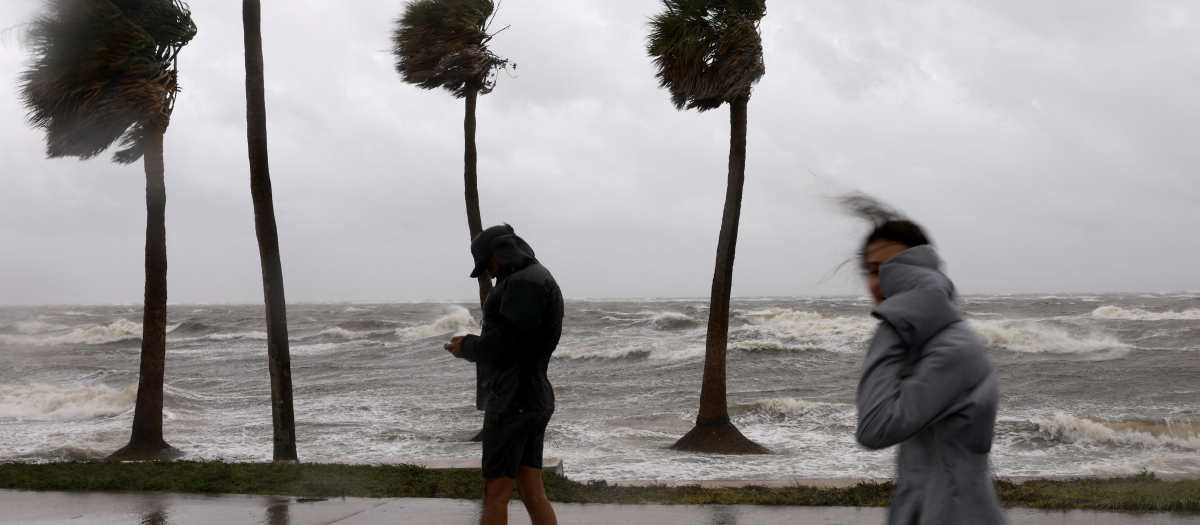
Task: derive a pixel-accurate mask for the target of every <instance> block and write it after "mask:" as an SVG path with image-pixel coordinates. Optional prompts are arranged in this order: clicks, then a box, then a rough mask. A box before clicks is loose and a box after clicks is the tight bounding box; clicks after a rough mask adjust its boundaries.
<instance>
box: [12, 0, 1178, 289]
mask: <svg viewBox="0 0 1200 525" xmlns="http://www.w3.org/2000/svg"><path fill="white" fill-rule="evenodd" d="M190 4H191V7H192V10H193V15H194V18H195V20H196V23H197V25H198V26H199V34H198V36H197V37H196V39H195V40H194V41H193V42H192V43H191V44H190V45H189V46H188V47H187V48H185V49H184V51H183V52H182V54H181V56H180V68H181V83H182V85H183V92H182V93H181V94H180V96H179V100H178V103H177V106H176V110H175V114H174V117H173V119H172V123H171V127H170V129H169V130H168V132H167V136H166V167H167V195H168V197H167V199H168V200H167V242H168V254H169V260H170V274H169V282H170V300H171V302H173V303H179V302H224V301H259V300H261V299H262V292H261V274H260V270H259V263H258V251H257V245H256V242H255V237H254V225H253V210H252V207H251V203H250V192H249V183H248V182H249V175H248V164H247V158H246V143H245V129H246V127H245V125H246V124H245V113H244V108H245V94H244V87H243V86H244V69H243V68H244V63H243V59H242V52H243V49H242V33H241V31H242V29H241V9H240V2H234V1H229V0H225V1H214V0H193V1H192V2H191V3H190ZM263 4H264V5H263V23H264V27H263V33H264V46H265V62H266V74H267V114H268V128H269V143H270V161H271V176H272V180H273V183H274V186H275V206H276V218H277V220H278V222H279V231H280V235H281V249H282V252H283V253H282V254H283V267H284V276H285V282H286V286H287V296H288V299H289V300H291V301H313V300H321V301H325V300H417V299H469V298H471V297H473V295H474V287H475V285H474V282H473V281H472V280H470V279H468V278H467V274H468V273H469V272H470V268H471V261H470V256H469V254H468V241H469V239H468V232H467V225H466V217H465V212H464V205H463V199H462V112H463V103H462V101H459V100H455V99H453V98H452V97H451V96H450V95H449V94H448V93H446V92H444V91H423V90H420V89H417V88H415V87H413V86H410V85H407V84H403V83H401V82H400V79H399V76H398V75H397V74H396V73H395V71H394V69H393V66H392V57H391V55H390V54H389V53H388V50H389V48H390V42H389V35H390V31H391V28H392V21H393V19H394V18H395V17H396V15H397V14H398V13H399V12H400V10H401V6H402V5H403V3H402V2H401V1H400V0H386V1H384V0H379V1H377V0H355V1H354V2H318V1H313V0H293V1H290V2H287V3H284V2H278V1H271V0H267V1H265V2H263ZM38 6H39V2H38V1H37V0H2V1H0V27H9V26H12V25H16V24H19V23H22V22H24V21H26V20H28V19H29V18H30V17H31V16H32V14H33V12H34V11H35V10H36V9H37V8H38ZM659 8H660V7H659V2H657V1H655V0H555V1H553V2H530V1H524V0H507V1H506V2H504V4H503V5H502V7H501V11H500V13H499V16H498V19H497V22H496V24H497V25H496V27H503V26H504V25H511V29H509V30H507V31H504V32H503V33H501V34H500V35H499V36H498V37H497V38H496V39H495V40H494V41H493V45H492V47H493V50H494V51H496V52H497V53H499V54H501V55H503V56H505V57H508V58H510V59H512V60H514V61H515V62H517V64H518V69H517V71H516V75H515V78H510V77H509V76H505V75H502V76H501V79H500V84H499V86H498V87H497V89H496V91H495V92H494V93H492V94H490V95H487V96H485V97H481V99H480V103H479V110H478V119H479V132H478V138H477V141H478V145H479V151H480V154H479V181H480V199H481V205H482V213H483V218H484V222H485V223H486V224H495V223H498V222H501V221H507V222H509V223H511V224H512V225H513V226H514V227H515V228H516V230H517V232H518V233H519V234H521V235H522V236H523V237H524V238H525V239H526V240H528V241H529V243H530V244H531V245H533V247H534V248H535V249H536V250H537V252H538V257H539V259H540V260H541V261H542V262H543V263H544V264H546V266H547V267H549V268H550V269H551V270H552V271H553V272H554V273H555V275H556V277H557V278H558V281H559V283H560V285H561V286H562V288H563V290H564V293H565V294H566V295H567V296H568V297H575V298H581V297H663V296H673V297H678V296H695V297H704V296H707V295H708V292H709V288H710V286H711V279H712V271H713V261H714V259H715V249H716V241H717V234H718V229H719V225H720V219H721V207H722V203H723V200H724V193H725V177H726V173H725V169H726V159H727V155H728V140H729V137H728V133H729V124H728V109H727V108H725V107H722V108H720V109H718V110H714V111H710V112H707V113H704V114H698V113H696V112H694V111H689V112H679V111H676V110H675V109H674V108H673V107H672V106H671V104H670V102H669V97H668V94H667V93H666V91H664V90H661V89H658V88H657V84H656V82H655V79H654V74H653V69H652V66H651V63H650V60H649V58H647V57H646V54H645V51H644V43H643V42H644V38H645V34H646V24H645V22H646V18H647V17H648V16H649V15H651V14H652V13H654V12H656V11H657V10H659ZM768 9H769V11H768V14H767V17H766V19H765V20H764V22H763V26H762V30H763V35H764V48H765V53H766V64H767V74H766V76H765V77H764V78H763V80H762V82H761V83H760V84H759V85H758V86H757V88H756V89H755V92H754V96H753V98H752V100H751V102H750V107H749V139H748V144H749V146H748V162H747V175H746V187H745V199H744V202H743V211H742V224H741V231H740V233H739V238H738V241H739V242H738V252H737V264H736V269H735V273H734V285H733V292H734V294H735V295H743V296H746V295H811V294H821V295H824V294H843V293H858V292H860V291H861V287H860V286H859V284H858V277H857V275H856V274H855V272H854V271H853V270H852V268H849V267H848V268H847V269H844V270H843V271H842V272H841V273H838V274H836V275H834V274H832V272H833V271H834V269H835V268H836V267H837V266H838V264H839V263H840V262H842V261H843V260H845V259H846V258H847V257H849V256H850V255H851V254H852V253H853V251H854V249H855V245H856V243H857V242H858V240H859V239H860V238H861V236H862V235H863V233H864V226H863V225H862V224H859V223H857V222H855V221H854V220H852V219H850V218H848V217H845V216H843V215H841V214H840V213H839V212H838V211H837V210H836V209H835V208H834V207H833V206H832V205H831V204H830V203H829V201H828V199H827V197H828V196H830V195H835V194H838V193H839V192H841V191H845V190H846V189H850V188H852V189H859V190H862V191H866V192H868V193H870V194H872V195H875V196H876V197H878V198H881V199H883V200H885V201H887V202H889V203H891V204H892V205H894V206H896V207H898V208H899V209H901V210H903V211H904V212H906V213H907V214H909V215H910V216H911V217H912V218H914V219H915V220H917V221H918V222H920V223H921V224H922V225H924V226H925V227H926V229H927V230H928V231H929V232H930V233H931V235H932V237H933V239H934V242H935V243H936V244H937V245H938V247H939V249H940V250H941V252H942V255H943V256H944V257H945V259H946V260H947V263H948V272H949V274H950V276H951V277H952V278H953V279H955V281H956V283H957V284H958V287H959V288H960V290H962V291H963V292H965V293H1025V292H1047V293H1052V292H1105V291H1185V290H1198V289H1200V272H1197V271H1196V268H1197V260H1200V243H1197V242H1196V240H1195V239H1196V238H1197V234H1196V228H1197V226H1198V224H1200V207H1197V205H1196V203H1197V202H1200V177H1197V175H1198V173H1197V172H1198V171H1200V125H1198V124H1200V97H1197V96H1196V92H1197V88H1200V3H1198V2H1195V1H1192V0H1177V1H1156V0H1142V1H1138V2H1129V1H1125V0H1119V1H1118V0H1057V1H1054V2H1045V1H1034V0H987V1H984V0H957V1H955V0H944V1H942V0H924V1H906V2H882V1H846V0H804V1H800V0H787V1H783V0H773V1H771V2H769V4H768ZM26 60H27V56H26V50H25V49H23V48H22V47H20V46H19V45H18V44H17V43H16V42H15V41H14V40H13V39H11V38H10V39H9V40H8V41H7V43H6V45H4V46H2V47H0V143H2V144H3V148H2V150H0V185H2V187H3V189H2V190H0V250H2V252H0V253H2V255H0V304H31V303H33V304H37V303H110V302H132V303H136V302H140V300H141V297H142V285H143V275H144V274H143V267H142V256H143V255H142V249H143V245H144V235H145V182H144V181H145V179H144V175H143V173H142V167H141V163H140V162H139V163H138V164H136V165H132V166H120V165H115V164H112V163H110V162H108V160H107V159H108V157H109V156H111V155H105V156H104V157H103V158H98V159H94V160H91V161H87V162H80V161H78V160H74V159H58V160H46V159H45V158H44V154H43V152H44V143H43V138H44V137H43V136H42V134H41V133H39V132H37V131H34V130H33V129H31V128H29V127H27V126H26V125H25V124H24V116H25V111H24V110H23V109H22V107H21V106H20V103H19V100H18V97H17V86H16V76H17V75H18V73H19V72H20V71H21V70H22V68H23V67H24V64H25V62H26ZM813 174H817V175H819V176H820V177H817V176H814V175H813Z"/></svg>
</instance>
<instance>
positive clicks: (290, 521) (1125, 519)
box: [0, 490, 1200, 525]
mask: <svg viewBox="0 0 1200 525" xmlns="http://www.w3.org/2000/svg"><path fill="white" fill-rule="evenodd" d="M554 510H555V512H556V513H557V514H558V520H559V523H562V524H563V525H620V524H637V525H685V524H686V525H782V524H788V525H792V524H797V523H803V524H816V525H819V524H828V525H834V524H837V525H860V524H861V525H868V524H869V525H880V524H882V523H883V522H884V516H885V513H886V509H880V508H856V507H765V506H747V505H584V504H578V503H555V504H554ZM1005 514H1006V515H1007V516H1008V520H1009V522H1010V523H1011V524H1012V525H1024V524H1030V525H1034V524H1037V525H1118V524H1121V525H1124V524H1129V525H1177V524H1178V525H1182V524H1190V525H1195V524H1200V514H1194V513H1193V514H1186V513H1129V512H1092V511H1078V510H1076V511H1065V512H1063V511H1041V510H1032V509H1008V510H1007V511H1005ZM478 522H479V503H478V502H475V501H467V500H453V499H420V498H390V499H386V498H385V499H373V498H336V499H330V500H321V501H308V500H305V499H302V498H290V497H281V496H243V495H228V494H224V495H200V494H168V493H157V492H49V491H23V490H0V523H5V524H20V525H60V524H61V525H67V524H70V525H79V524H88V525H201V524H203V525H208V524H229V525H241V524H247V525H249V524H255V525H331V524H337V525H382V524H389V525H390V524H404V525H471V524H475V523H478ZM509 523H511V524H513V525H528V524H529V518H528V517H527V516H526V514H525V509H524V508H523V507H521V504H520V502H513V503H512V504H511V505H510V506H509Z"/></svg>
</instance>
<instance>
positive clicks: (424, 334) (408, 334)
mask: <svg viewBox="0 0 1200 525" xmlns="http://www.w3.org/2000/svg"><path fill="white" fill-rule="evenodd" d="M450 333H452V334H454V335H466V334H479V325H478V324H476V323H475V318H474V317H471V312H470V311H468V310H467V309H466V308H463V307H461V306H454V307H453V310H452V311H451V313H450V314H448V315H445V316H443V317H441V318H440V319H438V320H437V321H434V322H433V324H425V325H418V326H410V327H405V328H397V329H396V335H397V336H399V337H403V338H405V339H409V340H416V339H426V338H429V337H434V336H439V335H445V334H450Z"/></svg>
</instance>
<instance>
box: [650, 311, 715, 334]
mask: <svg viewBox="0 0 1200 525" xmlns="http://www.w3.org/2000/svg"><path fill="white" fill-rule="evenodd" d="M703 323H704V321H703V320H701V319H697V318H695V317H692V316H690V315H687V314H681V313H677V312H662V313H656V314H653V316H652V317H650V324H651V325H653V326H654V327H655V328H657V329H659V330H678V329H681V328H694V327H696V326H700V325H702V324H703Z"/></svg>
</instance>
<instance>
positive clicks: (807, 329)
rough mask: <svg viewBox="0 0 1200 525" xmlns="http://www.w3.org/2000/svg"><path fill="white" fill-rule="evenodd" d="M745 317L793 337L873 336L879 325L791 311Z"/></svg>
mask: <svg viewBox="0 0 1200 525" xmlns="http://www.w3.org/2000/svg"><path fill="white" fill-rule="evenodd" d="M742 317H743V318H744V319H746V321H747V322H749V323H750V324H752V325H754V326H759V327H763V328H767V329H770V330H772V331H775V332H778V333H779V334H781V335H784V336H792V337H814V336H829V335H870V334H872V333H874V331H875V328H876V327H877V326H879V321H876V320H875V319H873V318H870V317H846V316H839V315H826V314H819V313H815V312H805V311H799V310H794V309H791V308H787V309H782V308H771V309H767V310H756V311H753V312H746V313H743V314H742Z"/></svg>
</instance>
